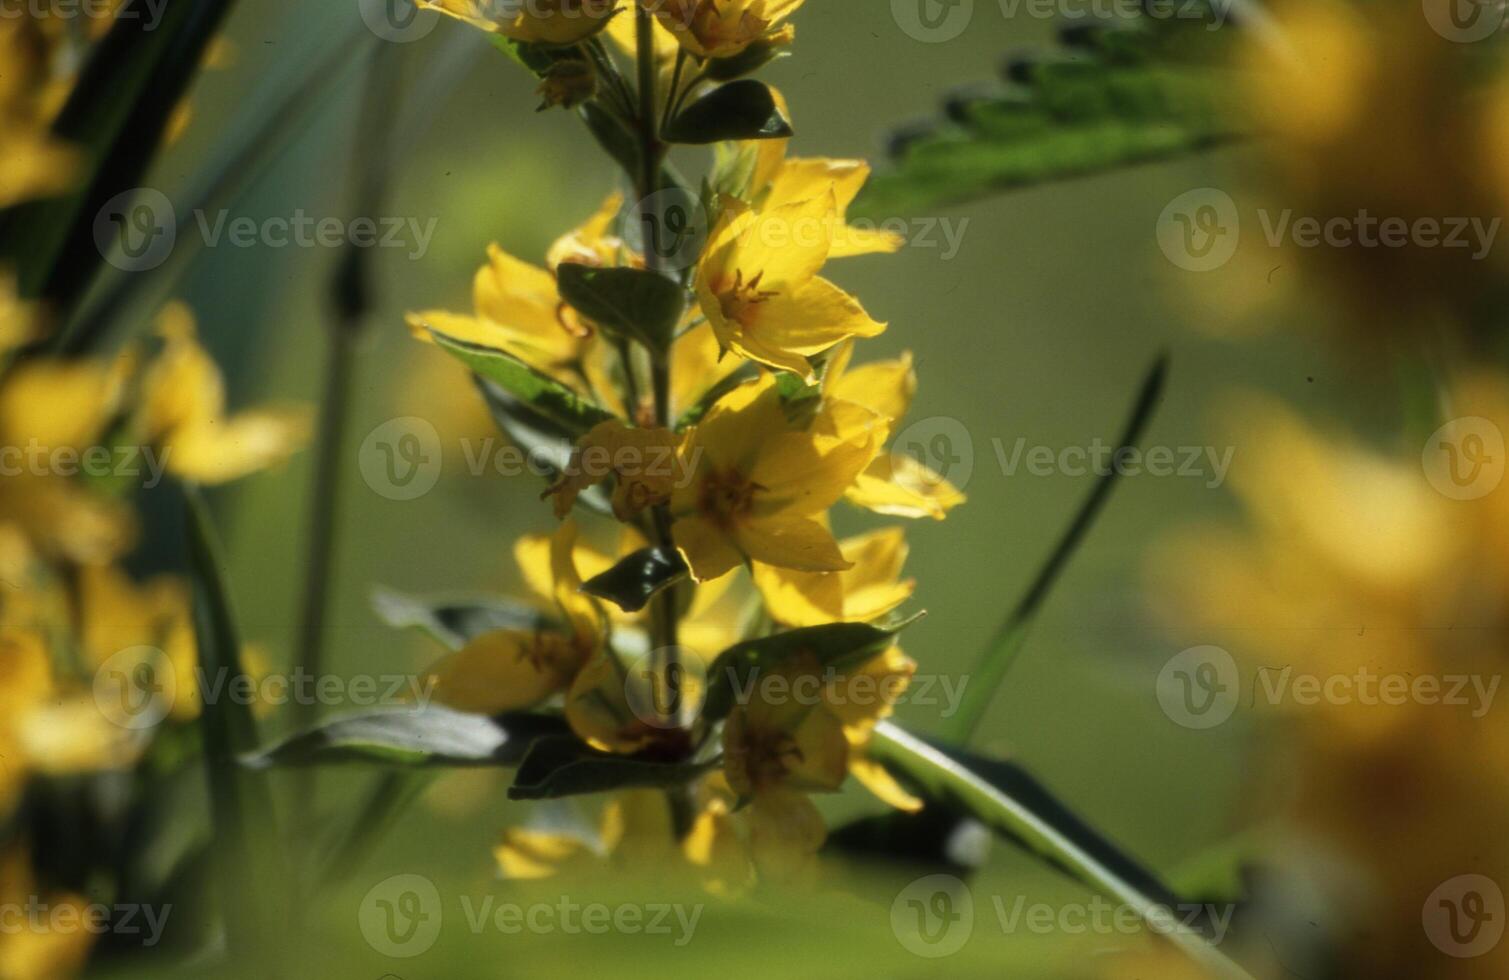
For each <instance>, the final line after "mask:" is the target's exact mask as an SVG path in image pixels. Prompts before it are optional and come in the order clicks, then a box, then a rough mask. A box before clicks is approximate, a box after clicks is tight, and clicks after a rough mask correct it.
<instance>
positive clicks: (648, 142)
mask: <svg viewBox="0 0 1509 980" xmlns="http://www.w3.org/2000/svg"><path fill="white" fill-rule="evenodd" d="M634 18H635V38H636V41H637V43H636V51H635V54H636V61H637V67H638V70H639V113H638V118H637V123H638V126H639V164H640V166H639V174H638V177H637V180H636V184H637V187H636V190H637V191H638V194H639V200H640V201H641V202H645V201H647V200H648V199H649V198H650V197H651V196H652V195H653V194H654V193H655V191H656V190H657V189H658V188H659V186H660V170H661V167H662V165H663V164H664V162H665V152H666V147H665V145H664V144H663V143H661V142H660V133H659V127H658V125H657V120H656V116H655V72H656V67H657V66H656V64H655V21H654V18H653V15H651V13H650V11H649V10H648V9H646V7H645V6H644V5H643V4H635V5H634ZM670 94H674V93H670ZM668 97H669V96H668ZM653 210H654V209H653V208H650V207H647V206H644V204H643V203H641V212H642V214H643V221H644V228H643V238H644V241H645V243H646V247H645V250H644V252H645V263H646V265H647V266H648V267H649V269H650V270H651V271H653V272H663V271H664V270H663V269H662V267H661V266H662V263H661V256H660V255H659V253H658V251H657V250H656V249H655V248H654V247H652V246H651V245H650V244H649V243H651V242H653V241H654V238H653V220H654V219H653V214H652V212H653ZM650 380H651V385H652V387H653V389H654V400H655V424H656V425H658V426H661V427H662V428H669V427H670V424H671V362H670V357H669V355H668V354H667V353H665V352H663V351H656V350H651V351H650ZM652 517H653V523H654V528H655V536H656V538H657V544H659V545H660V547H662V548H665V549H668V550H674V549H675V542H674V540H673V539H672V537H671V514H670V510H669V509H668V508H667V507H666V506H665V505H664V504H662V505H660V506H659V507H656V508H655V509H654V511H653V514H652ZM676 593H677V590H676V589H674V588H671V589H665V590H663V591H662V592H661V593H660V594H659V595H657V596H656V597H655V599H654V601H653V605H652V606H651V609H650V624H651V629H652V631H653V634H654V644H655V646H656V647H657V648H658V649H660V650H663V651H665V653H666V659H665V665H666V666H665V669H666V671H667V672H668V674H667V676H679V673H670V672H672V671H675V661H676V650H675V647H676V644H677V639H678V629H677V618H678V611H677V603H676ZM686 803H687V801H686V800H684V799H678V798H677V794H676V793H672V794H671V808H672V812H673V814H678V815H679V817H680V818H679V819H677V820H676V823H677V824H678V826H677V828H676V829H677V832H678V835H679V834H680V833H683V832H685V831H686V830H687V829H689V827H688V826H684V824H688V823H689V818H688V808H687V806H686V805H685V804H686Z"/></svg>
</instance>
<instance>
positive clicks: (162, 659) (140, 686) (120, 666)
mask: <svg viewBox="0 0 1509 980" xmlns="http://www.w3.org/2000/svg"><path fill="white" fill-rule="evenodd" d="M177 690H178V683H177V675H176V673H175V672H174V670H173V663H172V661H170V660H169V659H168V655H167V654H165V653H163V652H162V651H161V650H159V649H157V648H156V647H149V646H137V647H128V648H126V649H124V650H122V651H120V652H119V653H116V654H114V655H112V656H111V657H110V658H109V659H108V660H106V661H105V662H104V663H102V664H100V667H99V670H97V671H95V673H94V703H95V706H96V707H97V708H98V709H99V712H100V714H101V715H103V716H104V717H105V719H106V720H107V721H109V722H110V723H111V724H113V725H116V726H118V727H120V728H124V729H126V730H128V731H145V730H146V729H149V728H155V727H157V726H158V725H159V724H161V723H162V720H163V719H164V718H166V717H167V716H168V713H169V712H171V711H172V710H173V702H174V700H175V699H176V697H177Z"/></svg>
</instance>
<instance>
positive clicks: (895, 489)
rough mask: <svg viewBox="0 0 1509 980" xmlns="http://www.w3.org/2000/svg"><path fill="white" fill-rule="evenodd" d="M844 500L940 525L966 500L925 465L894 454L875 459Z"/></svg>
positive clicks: (888, 453) (895, 515) (875, 510)
mask: <svg viewBox="0 0 1509 980" xmlns="http://www.w3.org/2000/svg"><path fill="white" fill-rule="evenodd" d="M844 496H845V499H847V500H848V501H849V502H850V503H851V504H853V505H854V506H856V507H863V508H865V509H866V510H872V511H874V512H875V513H877V514H886V515H888V516H890V517H909V518H920V517H931V518H933V519H934V520H939V521H941V520H943V518H944V517H946V516H948V512H949V511H950V510H952V509H953V508H955V507H957V506H959V505H960V504H962V503H964V501H965V499H966V498H965V496H964V494H963V493H962V492H960V491H959V490H957V489H956V488H955V487H954V485H953V484H951V483H949V482H948V481H947V480H945V479H944V478H943V477H942V476H939V475H938V474H937V473H935V472H933V471H932V470H931V469H930V468H928V466H927V465H926V464H925V463H921V462H919V461H918V460H916V459H915V458H913V457H911V456H908V455H906V454H904V453H894V452H883V453H881V454H880V455H879V456H877V457H875V459H874V460H873V461H872V462H871V463H870V465H869V466H868V467H866V469H865V470H864V472H863V473H861V474H860V475H859V477H858V478H857V479H856V480H855V483H854V486H853V487H851V488H850V489H849V490H848V491H847V493H845V495H844Z"/></svg>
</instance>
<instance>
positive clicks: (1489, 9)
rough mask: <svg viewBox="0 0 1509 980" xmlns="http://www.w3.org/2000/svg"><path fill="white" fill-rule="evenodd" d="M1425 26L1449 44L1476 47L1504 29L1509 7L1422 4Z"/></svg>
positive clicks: (1440, 1)
mask: <svg viewBox="0 0 1509 980" xmlns="http://www.w3.org/2000/svg"><path fill="white" fill-rule="evenodd" d="M1421 8H1422V9H1423V10H1424V12H1425V22H1426V23H1428V24H1429V25H1430V27H1431V30H1433V31H1435V32H1436V33H1437V34H1439V35H1441V36H1442V37H1444V38H1445V39H1446V40H1448V41H1455V42H1456V43H1458V44H1472V43H1473V42H1475V41H1482V40H1486V39H1487V38H1490V37H1492V36H1493V35H1495V34H1498V33H1499V32H1500V31H1502V30H1503V29H1504V20H1505V16H1506V14H1509V6H1506V5H1505V3H1504V2H1503V0H1421Z"/></svg>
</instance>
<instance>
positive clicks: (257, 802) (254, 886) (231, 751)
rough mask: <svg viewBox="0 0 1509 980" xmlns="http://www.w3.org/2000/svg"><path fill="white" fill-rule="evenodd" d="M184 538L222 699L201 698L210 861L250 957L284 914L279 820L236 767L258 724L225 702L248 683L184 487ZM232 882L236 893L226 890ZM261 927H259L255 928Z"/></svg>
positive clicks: (201, 635) (206, 540) (260, 783)
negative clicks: (274, 900)
mask: <svg viewBox="0 0 1509 980" xmlns="http://www.w3.org/2000/svg"><path fill="white" fill-rule="evenodd" d="M183 501H184V521H185V524H186V527H187V538H188V565H189V582H190V585H191V587H192V591H193V608H194V642H195V646H196V649H197V650H198V656H199V668H200V670H201V672H202V674H203V676H204V677H207V678H217V679H219V681H220V682H222V683H221V686H220V687H219V690H220V691H221V692H222V696H220V697H208V696H207V697H205V698H203V704H202V705H201V707H200V709H199V731H200V739H201V742H202V744H203V753H204V765H205V775H206V782H207V784H208V786H209V795H210V817H211V826H212V827H213V833H214V840H213V843H212V845H211V849H212V853H213V854H214V857H215V860H216V861H217V862H219V863H220V871H221V873H222V874H224V875H226V877H224V878H222V879H221V881H222V882H224V883H226V884H227V887H225V890H224V892H223V893H222V903H223V908H222V911H223V914H224V917H225V928H226V934H227V937H228V942H229V945H230V947H231V949H232V951H233V952H236V953H245V954H249V953H250V952H251V951H252V949H253V947H254V945H255V942H256V937H257V936H258V935H259V934H264V933H261V929H262V928H266V927H269V926H271V925H273V923H271V922H270V921H269V919H270V917H275V916H277V915H278V914H279V913H278V912H276V911H274V909H276V908H280V907H281V906H273V907H269V906H268V905H267V902H268V901H270V899H271V896H273V895H274V894H276V893H277V888H278V886H279V882H280V879H281V878H282V876H281V874H280V873H279V870H278V866H279V864H280V863H281V862H280V861H279V859H278V857H279V855H280V854H281V849H280V848H279V847H278V846H277V843H276V842H277V839H278V830H277V820H276V812H275V811H274V809H273V803H272V795H271V792H270V790H269V788H268V785H267V782H266V781H265V779H263V778H262V777H259V776H257V775H254V774H252V773H247V772H245V771H243V770H242V769H241V768H240V766H238V765H237V756H238V755H239V754H240V753H241V752H244V751H247V750H249V749H251V748H252V747H253V746H254V745H255V744H256V742H257V723H256V719H255V718H253V717H252V713H251V705H250V704H249V703H248V702H247V700H246V699H244V698H235V697H229V696H224V693H223V692H226V691H229V690H230V689H231V686H232V685H234V684H236V683H237V682H238V681H239V679H241V678H246V677H250V676H251V675H250V674H248V673H247V671H246V669H245V667H244V666H243V664H242V661H241V637H240V633H239V631H238V630H237V628H236V619H235V614H234V612H232V610H231V603H230V595H229V591H228V590H227V588H226V585H225V580H224V578H223V576H222V572H221V569H222V568H223V567H224V562H223V561H222V559H221V552H220V545H219V542H218V540H217V538H216V536H215V532H214V529H213V527H212V526H211V523H210V516H209V511H208V508H207V507H206V506H205V503H204V500H203V498H201V497H200V495H199V491H198V489H197V488H195V487H193V486H185V487H183ZM231 882H234V883H235V884H234V886H229V883H231ZM259 924H260V925H259Z"/></svg>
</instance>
